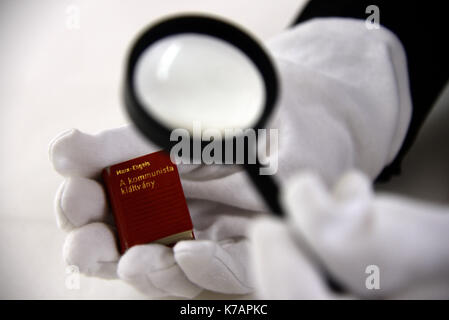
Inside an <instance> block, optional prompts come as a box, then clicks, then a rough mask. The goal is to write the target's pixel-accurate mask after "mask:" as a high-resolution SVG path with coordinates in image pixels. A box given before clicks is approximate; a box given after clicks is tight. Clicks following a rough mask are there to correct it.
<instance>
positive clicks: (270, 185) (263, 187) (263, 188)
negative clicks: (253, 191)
mask: <svg viewBox="0 0 449 320" xmlns="http://www.w3.org/2000/svg"><path fill="white" fill-rule="evenodd" d="M262 166H263V165H262V164H261V163H260V162H259V161H258V160H256V163H255V164H248V163H245V164H244V167H245V170H246V172H247V173H248V176H249V178H250V179H251V181H252V182H253V184H254V186H255V187H256V188H257V190H258V191H259V193H260V194H262V196H263V198H264V200H265V202H266V204H267V205H268V206H269V208H270V209H271V211H272V213H274V214H275V215H277V216H279V217H282V216H284V210H283V208H282V205H281V203H280V201H279V187H278V185H277V183H276V181H275V180H274V178H273V176H270V175H260V173H259V172H260V171H259V170H260V168H261V167H262Z"/></svg>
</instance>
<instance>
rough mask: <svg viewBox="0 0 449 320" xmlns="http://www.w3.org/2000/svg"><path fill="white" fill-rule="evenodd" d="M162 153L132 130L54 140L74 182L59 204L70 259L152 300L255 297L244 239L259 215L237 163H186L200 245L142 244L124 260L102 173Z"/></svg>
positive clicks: (61, 165) (61, 168)
mask: <svg viewBox="0 0 449 320" xmlns="http://www.w3.org/2000/svg"><path fill="white" fill-rule="evenodd" d="M156 150H158V148H156V147H154V146H152V145H151V144H149V143H148V142H147V141H145V139H143V138H142V137H141V136H139V135H138V133H137V132H136V131H135V130H134V128H133V127H131V126H126V127H121V128H118V129H114V130H109V131H105V132H103V133H101V134H98V135H87V134H83V133H81V132H79V131H77V130H70V131H68V132H66V133H64V134H62V135H60V136H59V137H57V138H56V139H55V140H54V142H53V143H52V144H51V146H50V157H51V161H52V163H53V165H54V168H55V170H56V171H57V172H58V173H60V174H62V175H63V176H65V177H66V180H65V181H64V183H63V184H62V186H61V187H60V189H59V191H58V193H57V196H56V203H55V205H56V213H57V221H58V225H59V226H60V227H61V228H62V229H64V230H68V231H70V233H69V235H68V237H67V239H66V242H65V245H64V250H63V251H64V252H63V254H64V259H65V261H66V262H67V263H68V264H73V265H77V266H78V267H79V268H80V271H81V272H82V273H85V274H87V275H91V276H99V277H104V278H114V277H117V276H118V277H120V278H121V279H124V280H126V281H128V282H129V283H131V284H132V285H134V286H136V287H137V288H138V289H140V290H141V291H143V292H145V293H146V294H147V295H148V296H150V297H162V296H183V297H194V296H196V295H197V294H199V292H200V291H201V289H202V288H205V289H209V290H213V291H217V292H222V293H235V294H244V293H249V292H251V291H252V284H251V282H250V278H249V277H248V274H247V272H248V270H247V268H246V266H247V261H246V259H247V256H248V254H247V250H248V241H247V239H246V238H244V235H245V233H246V227H247V225H248V221H249V217H250V216H252V215H254V214H255V212H254V211H250V210H248V208H249V209H250V207H251V199H250V198H247V195H246V194H245V193H242V190H241V189H240V188H239V187H238V185H239V184H241V182H242V181H244V180H245V179H246V176H245V173H244V172H241V170H240V169H239V168H238V167H235V166H226V167H216V166H201V167H199V166H193V165H192V166H189V165H179V166H178V169H179V172H180V176H181V181H182V185H183V189H184V193H185V195H186V197H187V198H188V206H189V211H190V213H191V216H192V221H193V224H194V230H195V236H196V238H197V240H195V241H181V242H179V243H177V244H176V245H175V246H174V248H173V249H171V248H169V247H166V246H163V245H159V244H148V245H140V246H135V247H132V248H131V249H129V250H128V251H127V252H126V253H125V254H124V255H123V256H122V257H120V255H119V253H118V251H117V245H116V239H115V235H114V233H113V231H112V230H111V225H112V216H111V215H110V214H109V211H108V206H107V202H106V197H105V192H104V189H103V186H102V185H101V184H100V183H99V182H98V181H99V175H100V172H101V170H102V168H104V167H106V166H109V165H112V164H115V163H118V162H122V161H124V160H127V159H131V158H134V157H137V156H140V155H143V154H147V153H151V152H154V151H156ZM214 200H215V201H214ZM253 202H254V203H260V200H258V199H254V200H253ZM224 203H228V204H233V205H234V206H233V207H232V206H230V205H225V204H224Z"/></svg>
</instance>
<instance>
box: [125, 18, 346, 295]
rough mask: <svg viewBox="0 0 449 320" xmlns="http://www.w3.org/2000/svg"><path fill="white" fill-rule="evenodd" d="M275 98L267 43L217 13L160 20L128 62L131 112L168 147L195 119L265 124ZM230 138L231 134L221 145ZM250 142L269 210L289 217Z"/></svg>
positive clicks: (193, 138) (250, 169)
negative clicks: (178, 131)
mask: <svg viewBox="0 0 449 320" xmlns="http://www.w3.org/2000/svg"><path fill="white" fill-rule="evenodd" d="M277 96H278V80H277V76H276V71H275V68H274V66H273V63H272V61H271V59H270V58H269V56H268V55H267V53H266V51H265V50H264V49H263V47H262V46H261V45H260V44H259V43H258V42H257V41H256V40H254V39H253V38H252V37H251V36H250V35H248V34H247V33H245V32H244V31H243V30H241V29H240V28H238V27H236V26H234V25H232V24H230V23H228V22H225V21H223V20H219V19H216V18H212V17H206V16H200V15H188V16H177V17H172V18H169V19H165V20H162V21H160V22H158V23H156V24H154V25H153V26H151V27H150V28H148V29H146V30H145V31H144V32H143V33H142V34H141V35H140V36H139V37H138V38H137V40H136V42H135V43H134V45H133V46H132V48H131V51H130V54H129V57H128V61H127V65H126V75H125V84H124V97H125V106H126V110H127V112H128V114H129V116H130V118H131V120H132V121H133V122H134V124H135V125H136V126H137V128H138V129H139V130H140V131H141V132H142V133H143V134H144V135H145V136H146V137H147V138H148V139H150V140H151V141H153V142H155V143H156V144H158V145H159V146H161V147H162V148H164V149H165V150H166V151H168V152H169V151H170V150H171V148H172V147H173V146H174V145H175V144H176V143H177V141H172V140H171V139H170V136H171V132H172V131H173V130H175V129H179V128H182V129H185V130H186V131H187V132H190V133H194V131H195V130H194V129H195V128H194V127H195V123H199V124H200V127H201V129H202V130H203V131H205V130H208V129H214V130H217V131H219V132H224V131H226V129H230V128H232V129H236V128H237V129H254V130H255V131H256V132H257V130H258V129H264V126H265V125H266V123H267V120H268V118H269V116H270V115H271V114H272V112H273V110H274V108H275V105H276V99H277ZM242 131H243V130H242ZM222 138H223V136H222ZM237 138H239V137H238V136H236V135H234V136H232V138H230V139H232V140H233V141H231V142H234V140H236V139H237ZM227 142H228V141H227V138H226V135H225V137H224V138H223V139H222V141H221V143H222V144H223V147H222V150H226V143H227ZM246 142H247V143H246V144H245V149H246V150H245V153H246V154H247V155H251V153H254V154H253V155H254V158H255V161H254V162H252V163H251V162H250V161H244V162H243V167H244V168H245V170H246V172H247V173H248V175H249V177H250V179H251V181H252V182H253V183H254V186H255V187H256V188H257V190H258V191H259V192H260V194H261V195H262V196H263V199H264V200H265V201H266V203H267V205H268V206H269V208H270V209H271V212H272V213H273V214H276V215H278V216H283V215H284V210H283V208H282V206H281V204H280V202H279V198H278V195H279V189H278V185H277V183H276V182H275V180H274V178H273V176H270V175H260V174H259V170H260V168H261V167H263V165H262V164H261V162H260V161H259V159H258V157H257V152H256V151H255V150H256V148H257V146H255V145H251V143H250V142H249V141H246ZM189 143H190V146H191V148H192V149H193V148H194V147H193V146H194V145H195V144H196V145H199V146H200V149H203V148H205V147H206V146H207V144H208V143H209V141H203V140H202V139H201V135H200V136H198V135H194V134H193V135H189ZM231 145H233V146H235V143H231ZM200 151H201V150H200ZM233 151H234V153H235V148H234V149H233ZM201 154H202V152H199V153H195V152H190V154H189V158H190V160H192V159H193V160H197V163H199V162H201V159H199V158H201ZM248 159H249V157H245V160H248ZM297 236H298V237H300V235H297ZM299 240H300V242H301V243H302V246H301V247H302V249H303V251H304V253H306V254H307V255H308V256H309V257H310V258H311V259H312V260H314V261H315V263H316V265H317V266H318V267H319V268H320V269H321V270H322V272H323V274H324V275H325V277H326V279H327V282H328V284H329V286H330V287H331V288H333V289H334V290H335V291H342V286H341V285H340V284H339V283H337V282H336V281H335V278H334V277H332V276H331V275H330V273H329V271H328V269H327V268H326V267H325V265H324V263H323V262H322V260H321V259H320V258H319V257H318V256H317V255H316V253H315V252H314V250H312V249H311V247H310V245H308V243H307V241H306V240H305V239H304V238H303V237H301V239H299Z"/></svg>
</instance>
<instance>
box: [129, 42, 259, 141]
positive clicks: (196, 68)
mask: <svg viewBox="0 0 449 320" xmlns="http://www.w3.org/2000/svg"><path fill="white" fill-rule="evenodd" d="M134 81H135V84H136V94H137V97H138V99H139V100H140V103H141V104H142V105H143V106H144V108H145V111H147V112H148V113H149V114H150V115H152V116H153V117H155V118H156V120H157V121H159V122H161V123H162V124H164V125H165V126H167V127H168V128H185V129H187V130H190V132H191V133H192V132H193V124H194V122H195V123H198V124H199V125H201V128H202V130H206V129H217V130H223V131H224V129H227V128H242V129H245V128H250V127H252V126H253V125H255V123H256V122H257V120H259V118H260V116H261V115H262V111H263V107H264V105H263V103H264V99H265V88H264V83H263V79H262V75H261V74H260V72H259V70H258V69H257V67H256V66H255V65H254V63H253V62H252V61H251V60H250V59H249V58H248V57H247V56H246V55H245V54H244V53H243V52H241V51H240V50H238V49H237V48H236V47H234V46H233V45H231V44H229V43H227V42H225V41H223V40H220V39H216V38H213V37H211V36H205V35H198V34H182V35H174V36H171V37H168V38H165V39H162V40H160V41H158V42H157V43H155V44H153V45H152V46H151V47H150V48H148V49H146V50H145V51H144V52H143V53H142V55H141V57H140V60H139V61H138V62H137V65H136V70H135V76H134Z"/></svg>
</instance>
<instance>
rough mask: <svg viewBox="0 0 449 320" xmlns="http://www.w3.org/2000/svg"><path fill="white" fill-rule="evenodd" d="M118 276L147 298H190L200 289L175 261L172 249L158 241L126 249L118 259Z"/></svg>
mask: <svg viewBox="0 0 449 320" xmlns="http://www.w3.org/2000/svg"><path fill="white" fill-rule="evenodd" d="M118 275H119V277H120V278H121V279H123V280H125V281H127V282H129V283H130V284H131V285H133V286H134V287H136V288H137V289H139V290H140V291H142V292H144V293H145V294H147V295H148V296H151V297H165V296H177V297H186V298H193V297H195V296H197V295H198V294H199V293H200V292H201V288H199V287H197V286H196V285H195V284H193V283H191V282H190V281H189V280H188V279H187V277H186V276H185V274H184V273H183V272H182V270H181V269H180V267H179V266H178V265H177V264H176V261H175V259H174V257H173V250H172V249H171V248H169V247H166V246H163V245H160V244H148V245H139V246H134V247H132V248H130V249H129V250H128V251H127V252H126V253H125V255H124V256H123V257H122V258H121V259H120V262H119V265H118Z"/></svg>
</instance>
